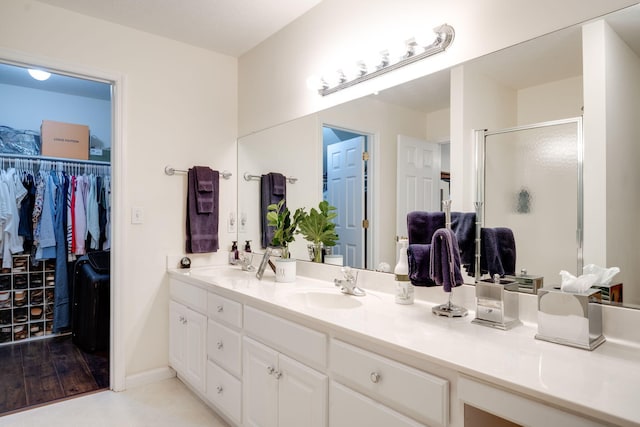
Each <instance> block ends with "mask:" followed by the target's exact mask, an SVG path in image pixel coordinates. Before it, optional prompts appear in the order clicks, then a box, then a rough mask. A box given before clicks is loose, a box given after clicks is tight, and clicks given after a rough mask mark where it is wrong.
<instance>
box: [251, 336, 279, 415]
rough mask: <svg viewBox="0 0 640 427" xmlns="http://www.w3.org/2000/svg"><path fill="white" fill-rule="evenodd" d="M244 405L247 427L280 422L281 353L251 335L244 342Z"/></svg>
mask: <svg viewBox="0 0 640 427" xmlns="http://www.w3.org/2000/svg"><path fill="white" fill-rule="evenodd" d="M242 347H243V348H242V354H243V360H244V363H243V374H242V392H243V399H242V406H243V412H242V413H243V418H244V425H245V426H252V427H276V426H277V425H278V412H277V411H278V380H277V379H276V377H275V376H274V373H275V372H277V369H278V353H277V352H276V351H274V350H273V349H270V348H269V347H267V346H264V345H262V344H260V343H258V342H256V341H254V340H252V339H250V338H246V337H245V338H244V341H243V343H242Z"/></svg>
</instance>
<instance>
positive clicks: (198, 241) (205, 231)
mask: <svg viewBox="0 0 640 427" xmlns="http://www.w3.org/2000/svg"><path fill="white" fill-rule="evenodd" d="M213 172H215V176H216V178H217V174H218V172H216V171H213ZM187 175H188V189H187V224H186V231H187V232H186V235H187V236H186V245H185V246H186V251H187V253H189V254H196V253H206V252H217V250H218V199H219V195H218V193H219V191H218V189H219V182H218V179H214V180H213V189H212V191H211V192H210V193H206V194H211V195H212V200H213V211H212V212H204V213H200V212H199V211H198V208H197V194H198V187H197V183H196V172H195V170H194V169H189V172H188V174H187Z"/></svg>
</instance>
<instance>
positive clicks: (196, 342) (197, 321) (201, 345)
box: [185, 308, 207, 392]
mask: <svg viewBox="0 0 640 427" xmlns="http://www.w3.org/2000/svg"><path fill="white" fill-rule="evenodd" d="M185 326H186V328H185V334H186V342H185V346H186V352H187V353H186V359H185V377H186V379H187V380H188V381H189V383H190V384H191V385H192V386H193V387H194V388H196V389H197V390H198V391H201V392H204V391H205V388H206V382H207V376H206V361H207V350H206V340H207V318H206V316H204V315H202V314H200V313H196V312H195V311H193V310H190V309H188V308H187V309H186V325H185Z"/></svg>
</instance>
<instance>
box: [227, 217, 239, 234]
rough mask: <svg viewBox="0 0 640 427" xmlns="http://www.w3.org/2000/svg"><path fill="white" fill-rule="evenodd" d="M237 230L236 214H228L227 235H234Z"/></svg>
mask: <svg viewBox="0 0 640 427" xmlns="http://www.w3.org/2000/svg"><path fill="white" fill-rule="evenodd" d="M237 229H238V228H237V220H236V213H235V212H229V219H228V220H227V231H228V232H229V233H235V232H236V230H237Z"/></svg>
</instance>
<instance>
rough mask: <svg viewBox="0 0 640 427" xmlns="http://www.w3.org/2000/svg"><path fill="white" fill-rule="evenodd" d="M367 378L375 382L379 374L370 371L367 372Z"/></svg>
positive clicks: (378, 379) (377, 380) (378, 378)
mask: <svg viewBox="0 0 640 427" xmlns="http://www.w3.org/2000/svg"><path fill="white" fill-rule="evenodd" d="M369 379H370V380H371V382H372V383H374V384H377V383H378V382H379V381H380V374H379V373H377V372H371V373H370V374H369Z"/></svg>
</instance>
